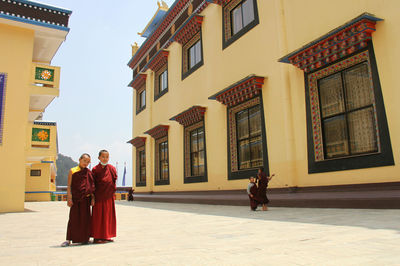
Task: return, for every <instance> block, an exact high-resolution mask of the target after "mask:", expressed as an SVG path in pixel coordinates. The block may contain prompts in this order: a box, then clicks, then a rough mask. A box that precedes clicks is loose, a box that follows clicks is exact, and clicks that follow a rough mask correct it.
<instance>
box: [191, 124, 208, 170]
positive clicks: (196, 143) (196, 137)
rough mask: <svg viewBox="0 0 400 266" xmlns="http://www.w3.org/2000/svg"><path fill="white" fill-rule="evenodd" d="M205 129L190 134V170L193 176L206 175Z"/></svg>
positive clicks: (201, 128)
mask: <svg viewBox="0 0 400 266" xmlns="http://www.w3.org/2000/svg"><path fill="white" fill-rule="evenodd" d="M204 153H205V152H204V127H200V128H196V129H195V130H193V131H191V132H190V168H191V175H192V176H202V175H204V172H205V169H204V156H205V154H204Z"/></svg>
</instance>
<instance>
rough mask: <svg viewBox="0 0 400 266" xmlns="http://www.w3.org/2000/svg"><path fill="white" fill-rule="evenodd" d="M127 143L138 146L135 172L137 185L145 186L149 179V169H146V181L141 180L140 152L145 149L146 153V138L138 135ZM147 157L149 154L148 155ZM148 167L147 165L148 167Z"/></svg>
mask: <svg viewBox="0 0 400 266" xmlns="http://www.w3.org/2000/svg"><path fill="white" fill-rule="evenodd" d="M127 143H130V144H132V145H133V146H135V148H136V163H135V165H136V171H135V172H136V173H135V183H136V186H137V187H145V186H146V180H147V171H146V178H145V181H144V182H143V181H142V182H141V181H140V158H139V154H140V152H141V151H144V152H145V154H146V138H145V137H136V138H134V139H131V140H130V141H128V142H127ZM146 158H147V156H146ZM146 166H147V161H146ZM146 168H147V167H146Z"/></svg>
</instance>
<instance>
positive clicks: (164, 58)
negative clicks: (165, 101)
mask: <svg viewBox="0 0 400 266" xmlns="http://www.w3.org/2000/svg"><path fill="white" fill-rule="evenodd" d="M168 55H169V51H167V50H160V51H158V52H157V53H156V54H155V55H154V58H153V59H152V60H151V61H150V62H149V63H148V67H149V68H150V69H151V70H152V71H154V101H157V100H158V99H159V98H160V97H161V96H163V95H164V94H166V93H167V92H168V89H169V85H167V89H165V90H164V91H162V92H160V87H159V86H160V84H159V79H160V75H161V73H163V72H164V71H165V70H167V71H168ZM168 74H169V73H168V72H167V82H168V83H169V76H168Z"/></svg>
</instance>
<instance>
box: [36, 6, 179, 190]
mask: <svg viewBox="0 0 400 266" xmlns="http://www.w3.org/2000/svg"><path fill="white" fill-rule="evenodd" d="M40 2H42V3H46V4H49V5H55V6H59V7H63V8H66V9H70V10H72V15H71V17H70V20H69V27H70V29H71V30H70V32H69V34H68V36H67V39H66V41H65V42H64V43H63V44H62V45H61V47H60V49H59V50H58V52H57V54H56V55H55V57H54V58H53V61H52V65H56V66H60V67H61V84H60V97H59V98H56V99H55V100H54V101H53V102H52V103H51V104H50V105H49V107H48V108H47V109H46V112H45V113H44V116H43V120H48V121H56V122H57V126H58V145H59V152H60V153H62V154H64V155H67V156H70V157H72V158H73V159H74V160H75V161H77V160H78V158H79V156H80V155H81V154H82V153H84V152H87V153H89V154H90V155H91V156H92V165H95V164H97V163H98V159H97V153H98V151H99V150H100V149H107V150H109V151H110V158H111V159H110V163H111V164H113V165H115V164H116V162H118V174H119V177H120V178H119V180H118V184H119V185H120V184H121V181H122V174H123V165H124V163H125V162H126V167H127V174H126V185H129V186H130V185H132V145H130V144H127V143H126V142H127V141H128V140H130V139H131V138H132V109H133V105H132V94H133V89H132V88H130V87H127V85H128V83H129V82H130V81H131V79H132V71H131V69H130V68H129V67H128V66H127V63H128V61H129V59H130V58H131V55H132V52H131V46H130V45H131V44H133V43H134V42H137V43H138V44H139V45H140V44H141V43H143V41H144V40H145V39H144V38H142V37H140V36H139V35H137V32H141V31H142V30H143V29H144V27H145V26H146V25H147V23H148V22H149V20H150V19H151V18H152V17H153V15H154V13H155V12H156V10H157V0H114V1H109V0H107V1H106V0H41V1H40ZM165 2H166V3H167V4H168V6H171V5H172V4H173V2H174V0H166V1H165Z"/></svg>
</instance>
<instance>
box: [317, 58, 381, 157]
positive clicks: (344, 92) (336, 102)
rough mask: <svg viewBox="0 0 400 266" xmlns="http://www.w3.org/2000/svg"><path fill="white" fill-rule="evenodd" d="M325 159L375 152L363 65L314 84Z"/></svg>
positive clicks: (367, 80) (373, 122)
mask: <svg viewBox="0 0 400 266" xmlns="http://www.w3.org/2000/svg"><path fill="white" fill-rule="evenodd" d="M318 88H319V95H320V106H321V108H320V109H321V117H322V126H323V139H324V150H325V158H326V159H330V158H337V157H345V156H350V155H356V154H363V153H371V152H377V151H378V143H377V131H376V120H375V111H374V95H373V90H372V84H371V79H370V73H369V68H368V64H367V62H364V63H361V64H359V65H356V66H354V67H351V68H348V69H345V70H343V71H340V72H338V73H336V74H334V75H331V76H328V77H325V78H322V79H320V80H319V81H318Z"/></svg>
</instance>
